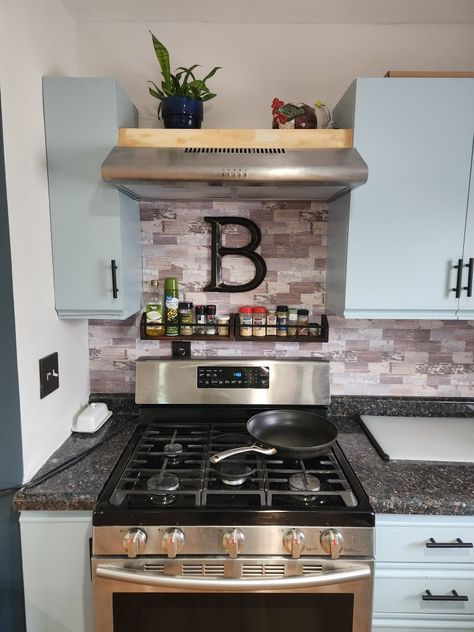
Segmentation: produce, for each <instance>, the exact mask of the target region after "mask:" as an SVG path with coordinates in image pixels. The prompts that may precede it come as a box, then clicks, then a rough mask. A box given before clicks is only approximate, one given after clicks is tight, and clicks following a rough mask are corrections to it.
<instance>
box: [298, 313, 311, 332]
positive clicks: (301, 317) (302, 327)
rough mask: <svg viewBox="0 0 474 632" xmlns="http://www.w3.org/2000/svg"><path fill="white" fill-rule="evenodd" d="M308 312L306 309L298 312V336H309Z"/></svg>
mask: <svg viewBox="0 0 474 632" xmlns="http://www.w3.org/2000/svg"><path fill="white" fill-rule="evenodd" d="M308 314H309V312H308V310H307V309H299V310H298V336H307V335H308V334H309V329H308V325H309V316H308Z"/></svg>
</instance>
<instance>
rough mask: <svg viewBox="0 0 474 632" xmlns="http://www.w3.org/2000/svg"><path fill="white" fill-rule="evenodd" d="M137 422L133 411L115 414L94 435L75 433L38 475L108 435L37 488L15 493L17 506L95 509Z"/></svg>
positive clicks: (29, 508)
mask: <svg viewBox="0 0 474 632" xmlns="http://www.w3.org/2000/svg"><path fill="white" fill-rule="evenodd" d="M134 421H136V417H134V416H133V415H131V414H128V413H126V414H123V413H122V414H114V415H112V417H111V418H110V420H109V421H108V422H107V423H106V424H105V425H104V426H103V428H101V429H100V430H98V431H97V432H96V433H95V434H93V435H87V434H78V433H73V434H72V435H71V436H70V437H69V438H68V439H67V440H66V441H65V442H64V443H63V445H62V446H61V447H60V448H59V449H58V450H56V452H55V453H54V454H53V455H52V457H51V458H50V459H49V460H48V461H47V462H46V463H45V465H44V466H43V467H42V468H41V469H40V470H39V471H38V473H37V474H36V475H35V478H36V476H39V475H42V474H44V473H45V472H49V471H50V470H52V469H53V468H54V467H56V466H57V465H60V464H61V463H63V462H64V461H66V460H67V459H69V458H71V457H73V456H75V455H77V454H79V453H81V452H83V451H84V450H87V449H88V448H90V447H91V446H93V445H95V444H96V443H98V442H99V441H101V440H102V439H103V438H105V437H107V438H106V439H105V441H104V443H103V444H102V445H100V446H99V447H98V448H96V449H95V450H93V451H92V452H91V453H90V454H89V455H88V456H86V457H85V458H84V459H82V460H81V461H79V462H78V463H76V464H75V465H72V466H71V467H69V468H67V469H65V470H63V471H62V472H59V473H58V474H56V475H54V476H52V477H51V478H50V479H48V480H46V481H45V482H44V483H41V484H40V485H38V486H36V487H31V488H26V489H23V490H20V491H19V492H18V493H17V495H16V496H15V501H14V503H15V509H17V510H18V511H24V510H36V511H39V510H42V511H65V510H78V509H85V510H91V509H94V507H95V503H96V500H97V497H98V495H99V493H100V491H101V489H102V487H103V486H104V484H105V482H106V480H107V479H108V477H109V476H110V473H111V472H112V470H113V467H114V465H115V463H116V462H117V460H118V458H119V456H120V455H121V453H122V450H123V449H124V447H125V446H126V445H127V443H128V440H129V438H130V436H131V434H132V432H133V430H134V429H135V424H134ZM120 428H122V429H121V430H120Z"/></svg>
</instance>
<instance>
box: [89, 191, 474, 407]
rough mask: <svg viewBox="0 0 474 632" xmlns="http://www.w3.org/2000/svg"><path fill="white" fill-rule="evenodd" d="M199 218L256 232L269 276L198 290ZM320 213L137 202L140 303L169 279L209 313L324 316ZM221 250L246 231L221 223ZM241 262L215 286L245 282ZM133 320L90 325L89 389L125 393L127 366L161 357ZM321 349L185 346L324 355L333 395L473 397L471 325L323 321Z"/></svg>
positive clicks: (246, 270) (309, 207)
mask: <svg viewBox="0 0 474 632" xmlns="http://www.w3.org/2000/svg"><path fill="white" fill-rule="evenodd" d="M207 215H211V216H212V215H223V216H224V215H225V216H237V217H247V218H249V219H251V220H252V221H254V222H255V223H256V224H257V225H258V226H259V228H260V230H261V232H262V243H261V245H260V249H259V251H260V253H261V255H262V256H263V258H264V259H265V262H266V265H267V268H268V271H267V275H266V278H265V281H264V282H263V283H262V284H261V285H260V286H259V287H258V288H256V289H255V290H253V291H251V292H236V293H219V292H209V293H205V292H203V289H202V288H203V287H204V286H205V285H206V284H207V283H208V282H209V280H210V239H211V237H210V225H209V224H208V223H207V222H205V221H204V220H203V218H204V217H205V216H207ZM326 220H327V206H326V205H325V204H319V203H315V202H312V203H311V202H296V203H281V202H258V203H255V202H254V203H243V202H238V203H234V202H225V203H216V202H215V203H211V202H196V203H177V202H176V203H170V202H166V203H165V202H163V203H157V202H155V203H142V204H141V225H142V246H143V303H144V304H145V303H146V302H147V298H148V296H149V290H150V285H149V281H150V280H151V279H154V278H159V279H164V278H165V277H167V276H176V277H178V279H179V284H180V289H181V299H182V300H189V301H193V303H194V304H195V305H196V304H207V303H213V304H216V305H217V311H218V313H230V312H235V311H238V308H239V306H240V305H245V304H250V305H256V304H262V305H266V306H269V305H273V306H276V305H277V304H285V305H289V306H291V307H306V308H308V309H309V310H310V314H311V313H312V314H315V315H316V314H321V313H323V312H324V292H325V266H326ZM223 232H224V234H225V245H226V246H230V247H236V246H239V245H244V244H246V243H247V242H248V233H247V231H246V230H245V229H244V228H242V227H239V226H235V225H229V226H227V227H225V229H224V231H223ZM253 273H254V268H253V264H252V263H251V262H250V261H249V260H248V259H245V258H240V257H239V258H237V257H234V256H227V257H224V259H223V275H222V276H223V280H224V281H226V282H227V283H234V284H235V283H244V282H246V281H248V280H250V279H251V278H252V277H253ZM140 317H141V314H137V315H136V316H134V317H132V318H129V319H128V320H126V321H104V320H102V321H90V323H89V349H90V367H91V392H96V393H128V392H133V390H134V386H135V384H134V380H135V360H136V358H138V357H140V356H143V355H153V356H162V357H165V356H169V355H170V353H171V349H170V347H171V345H170V342H168V341H165V342H158V341H149V340H140V333H139V322H140ZM329 328H330V330H329V341H328V342H327V343H301V344H299V343H290V342H231V341H229V342H225V341H209V342H208V341H194V342H193V344H192V350H193V355H194V356H200V357H220V356H233V357H249V356H267V357H286V356H288V357H291V356H292V357H324V358H327V359H329V360H330V361H331V392H332V393H333V394H334V395H379V396H391V395H393V396H419V397H473V398H474V322H472V321H439V320H429V321H428V320H420V321H418V320H352V319H350V320H346V319H344V318H339V317H332V316H329Z"/></svg>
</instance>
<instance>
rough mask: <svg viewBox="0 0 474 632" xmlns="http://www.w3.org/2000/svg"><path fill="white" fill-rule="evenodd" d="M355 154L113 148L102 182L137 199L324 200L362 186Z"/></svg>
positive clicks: (364, 172) (362, 168) (343, 151)
mask: <svg viewBox="0 0 474 632" xmlns="http://www.w3.org/2000/svg"><path fill="white" fill-rule="evenodd" d="M367 176H368V170H367V165H366V164H365V162H364V161H363V160H362V158H361V156H360V155H359V153H358V152H357V150H356V149H352V148H351V149H347V148H345V149H278V148H273V147H272V148H262V149H257V148H236V149H232V148H176V147H172V148H155V147H115V148H114V149H113V150H112V151H111V152H110V154H109V155H108V156H107V158H106V160H105V161H104V163H103V164H102V178H103V179H104V180H105V181H107V182H109V183H110V184H112V185H113V186H115V187H117V188H118V189H120V190H121V191H123V192H124V193H126V194H127V195H128V196H130V197H132V198H135V199H140V200H319V201H330V200H334V199H335V198H337V197H339V196H341V195H343V194H345V193H347V192H348V191H350V190H351V189H353V188H355V187H357V186H359V185H361V184H364V183H365V182H366V181H367Z"/></svg>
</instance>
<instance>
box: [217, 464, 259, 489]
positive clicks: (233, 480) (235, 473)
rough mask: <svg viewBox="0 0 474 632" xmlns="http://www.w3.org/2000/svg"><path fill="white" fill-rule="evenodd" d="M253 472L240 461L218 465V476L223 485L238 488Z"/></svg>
mask: <svg viewBox="0 0 474 632" xmlns="http://www.w3.org/2000/svg"><path fill="white" fill-rule="evenodd" d="M254 471H255V470H253V469H252V468H251V467H250V466H249V465H247V464H246V463H244V462H242V461H237V462H235V461H227V462H224V463H221V464H220V465H219V476H220V479H221V481H222V482H223V483H224V485H231V486H233V487H238V486H239V485H243V484H244V483H245V481H248V480H249V478H250V477H251V476H252V474H253V473H254Z"/></svg>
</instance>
